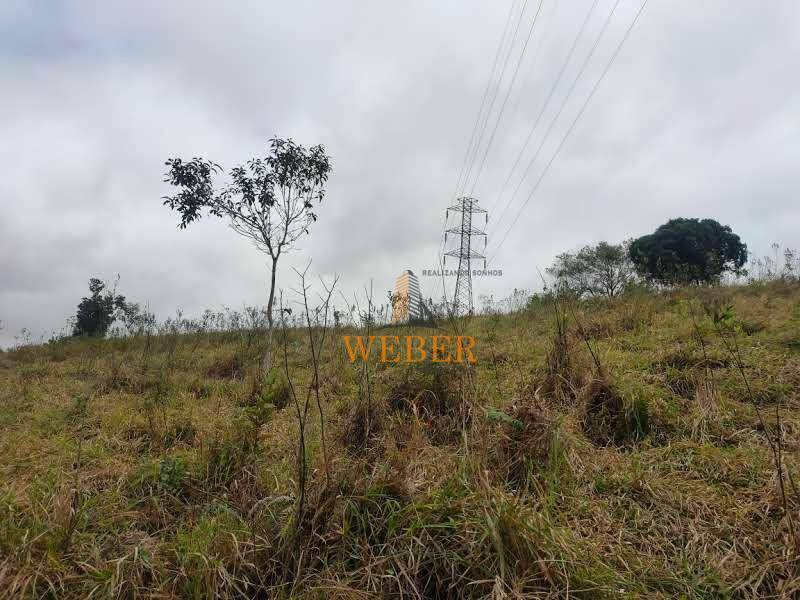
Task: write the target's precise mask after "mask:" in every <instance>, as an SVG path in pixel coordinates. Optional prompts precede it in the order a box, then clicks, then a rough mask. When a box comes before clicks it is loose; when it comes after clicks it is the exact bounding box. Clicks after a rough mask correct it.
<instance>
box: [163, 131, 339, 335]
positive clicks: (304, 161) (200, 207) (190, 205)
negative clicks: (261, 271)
mask: <svg viewBox="0 0 800 600" xmlns="http://www.w3.org/2000/svg"><path fill="white" fill-rule="evenodd" d="M166 166H167V172H166V174H165V177H164V181H165V182H167V183H169V184H170V185H172V186H174V187H176V188H178V189H179V191H178V193H177V194H175V195H174V196H165V197H164V204H165V205H167V206H169V207H170V208H171V209H173V210H176V211H177V212H178V213H179V214H180V216H181V222H180V225H179V226H180V228H181V229H184V228H186V226H187V225H188V224H189V223H191V222H192V221H195V220H197V219H199V218H200V217H201V216H202V214H203V211H207V213H208V214H210V215H213V216H215V217H226V218H227V219H228V222H229V224H230V226H231V228H232V229H233V230H234V231H236V233H238V234H239V235H242V236H244V237H246V238H248V239H249V240H250V241H252V242H253V243H254V244H255V246H256V247H257V248H258V249H259V250H261V251H262V252H264V253H265V254H267V255H269V257H270V260H271V269H270V284H269V300H268V302H267V319H268V322H269V326H270V328H271V327H272V324H273V317H272V308H273V305H274V301H275V276H276V273H277V268H278V260H279V259H280V257H281V256H282V255H283V254H284V252H287V251H288V250H290V249H291V248H292V247H293V245H294V243H295V242H296V241H297V240H298V239H299V238H300V237H301V236H302V235H303V234H306V233H309V227H310V225H311V224H312V223H313V222H314V221H316V220H317V215H316V214H315V213H314V212H313V208H314V205H315V204H318V203H319V202H320V201H322V198H323V197H324V195H325V183H326V182H327V180H328V175H329V173H330V171H331V161H330V157H329V156H328V155H327V154H325V148H324V147H322V146H313V147H311V148H308V149H307V148H304V147H303V146H301V145H299V144H296V143H295V142H293V141H292V140H291V139H287V140H283V139H279V138H277V137H274V138H272V139H270V140H269V151H268V153H267V155H266V156H265V157H264V158H252V159H250V160H249V161H247V163H246V165H245V166H238V167H235V168H233V169H231V171H230V179H231V182H230V183H228V184H227V185H225V186H224V187H222V188H221V189H219V190H217V189H215V186H214V183H215V182H214V178H215V176H216V175H217V174H218V173H220V171H221V170H222V169H221V167H220V166H219V165H217V164H216V163H213V162H211V161H209V160H205V159H202V158H193V159H192V160H191V161H188V162H184V161H183V160H181V159H180V158H170V159H169V160H167V162H166Z"/></svg>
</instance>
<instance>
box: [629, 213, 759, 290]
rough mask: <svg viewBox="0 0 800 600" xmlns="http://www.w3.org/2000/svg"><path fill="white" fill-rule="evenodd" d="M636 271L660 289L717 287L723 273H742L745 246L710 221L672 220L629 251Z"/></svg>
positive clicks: (728, 230)
mask: <svg viewBox="0 0 800 600" xmlns="http://www.w3.org/2000/svg"><path fill="white" fill-rule="evenodd" d="M629 254H630V258H631V260H632V261H633V263H634V264H635V265H636V268H637V270H638V271H639V272H640V273H641V274H642V275H643V276H645V277H647V278H648V279H650V280H652V281H655V282H658V283H661V284H663V285H676V284H691V283H695V284H697V283H717V282H718V281H719V280H720V278H721V277H722V274H723V273H726V272H731V273H735V274H737V275H739V274H742V273H743V272H744V270H743V267H744V265H745V263H746V262H747V246H746V245H745V244H744V243H742V241H741V239H740V238H739V236H738V235H736V234H735V233H733V231H731V228H730V227H728V226H727V225H726V226H723V225H720V224H719V223H718V222H717V221H715V220H713V219H703V220H700V219H683V218H680V219H671V220H669V221H667V222H666V223H665V224H664V225H661V226H660V227H659V228H658V229H656V230H655V232H654V233H651V234H650V235H645V236H642V237H640V238H639V239H637V240H634V241H633V242H632V243H631V245H630V249H629Z"/></svg>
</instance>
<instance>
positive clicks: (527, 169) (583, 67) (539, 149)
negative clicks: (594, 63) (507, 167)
mask: <svg viewBox="0 0 800 600" xmlns="http://www.w3.org/2000/svg"><path fill="white" fill-rule="evenodd" d="M620 1H621V0H616V2H615V3H614V6H612V7H611V12H610V13H608V16H607V17H606V20H605V21H604V22H603V26H602V27H601V28H600V31H599V32H598V34H597V37H596V38H595V40H594V43H593V44H592V47H591V49H590V50H589V53H588V54H587V55H586V58H585V59H584V60H583V64H581V67H580V69H578V72H577V74H576V75H575V78H574V79H573V80H572V83H571V84H570V86H569V89H568V90H567V93H566V95H565V96H564V99H563V100H562V102H561V106H559V107H558V111H556V114H555V115H554V116H553V118H552V119H551V120H550V124H549V125H548V126H547V130H546V131H545V132H544V135H543V136H542V139H541V141H540V142H539V146H538V147H537V148H536V152H534V154H533V157H532V158H531V160H530V161H529V162H528V164H527V165H526V167H525V169H524V170H523V171H522V177H521V178H520V180H519V182H518V183H517V185H516V187H515V188H514V191H513V192H512V193H511V196H510V197H509V198H508V201H507V202H506V205H505V206H504V207H503V210H501V211H500V215H499V217H498V218H497V220H496V223H498V224H499V223H500V222H501V221H502V219H503V217H504V216H505V213H506V211H507V210H508V209H509V208H510V206H511V203H512V202H513V201H514V199H515V198H516V197H517V194H518V193H519V190H520V189H521V188H522V184H523V183H524V182H525V179H526V178H527V177H528V173H529V172H530V170H531V168H532V167H533V165H534V164H535V163H536V160H537V159H538V158H539V154H541V152H542V148H544V145H545V143H546V142H547V140H548V138H549V137H550V132H551V131H552V130H553V127H554V126H555V124H556V122H558V119H559V118H560V117H561V113H562V112H563V110H564V108H566V106H567V102H569V99H570V98H571V97H572V92H574V91H575V88H576V86H577V85H578V82H579V81H580V79H581V77H583V73H584V71H586V67H588V66H589V62H590V61H591V60H592V57H593V56H594V53H595V51H597V48H598V46H599V45H600V40H602V39H603V36H604V35H605V32H606V30H607V29H608V26H609V24H610V23H611V19H612V18H613V17H614V13H615V12H616V10H617V7H618V6H619V3H620Z"/></svg>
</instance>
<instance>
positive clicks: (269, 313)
mask: <svg viewBox="0 0 800 600" xmlns="http://www.w3.org/2000/svg"><path fill="white" fill-rule="evenodd" d="M277 272H278V257H277V256H275V257H272V270H271V273H270V280H269V300H267V325H268V331H267V349H266V351H265V352H264V358H263V360H262V361H261V366H262V368H263V370H264V371H269V369H270V367H271V365H270V356H271V352H272V329H273V319H272V307H273V305H274V304H275V275H276V273H277Z"/></svg>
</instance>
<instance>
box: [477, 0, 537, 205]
mask: <svg viewBox="0 0 800 600" xmlns="http://www.w3.org/2000/svg"><path fill="white" fill-rule="evenodd" d="M543 1H544V0H539V6H538V7H537V8H536V14H534V15H533V20H532V21H531V27H530V29H529V30H528V37H527V38H526V39H525V43H524V44H523V46H522V51H521V52H520V54H519V59H517V66H516V67H515V68H514V75H513V76H512V77H511V83H510V84H509V86H508V89H507V90H506V95H505V97H504V98H503V104H501V105H500V112H499V113H498V114H497V120H496V121H495V123H494V128H493V129H492V134H491V135H490V136H489V141H488V142H487V144H486V148H485V149H484V151H483V158H481V164H480V168H479V169H478V174H477V175H476V176H475V181H473V182H472V188H470V194H472V193H474V191H475V186H476V185H478V181H479V180H480V178H481V174H482V173H483V167H484V165H485V164H486V156H487V155H488V154H489V149H490V148H491V147H492V142H493V141H494V136H495V134H496V133H497V128H498V126H499V125H500V121H501V120H502V118H503V112H504V111H505V109H506V104H508V98H509V96H511V91H512V90H513V89H514V83H516V81H517V75H518V74H519V68H520V67H521V66H522V61H523V59H524V58H525V52H526V50H527V49H528V44H529V43H530V41H531V37H532V36H533V30H534V28H535V27H536V21H537V19H538V18H539V13H540V12H541V11H542V3H543Z"/></svg>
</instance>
